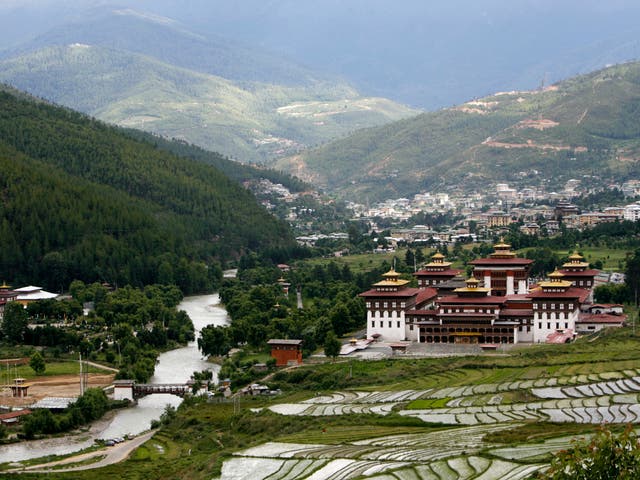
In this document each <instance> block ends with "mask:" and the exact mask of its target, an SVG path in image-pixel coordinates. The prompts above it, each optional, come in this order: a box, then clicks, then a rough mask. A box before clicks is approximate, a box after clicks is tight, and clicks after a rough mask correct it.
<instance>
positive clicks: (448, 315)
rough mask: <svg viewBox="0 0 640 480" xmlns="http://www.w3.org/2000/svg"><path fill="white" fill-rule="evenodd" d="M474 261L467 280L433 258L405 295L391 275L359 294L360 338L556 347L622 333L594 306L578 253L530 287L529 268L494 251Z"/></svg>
mask: <svg viewBox="0 0 640 480" xmlns="http://www.w3.org/2000/svg"><path fill="white" fill-rule="evenodd" d="M494 249H495V251H494V253H492V254H491V255H489V256H488V257H486V258H481V259H477V260H474V261H472V262H470V263H471V265H472V266H473V273H472V276H471V277H470V278H468V279H466V280H465V279H464V278H463V277H462V276H461V273H462V271H461V270H458V269H454V268H451V263H450V262H447V261H446V259H445V257H444V256H443V255H442V254H440V253H436V254H435V255H433V257H432V258H431V262H429V263H428V264H426V265H425V266H424V268H423V269H421V270H419V271H418V272H416V273H415V274H414V275H415V276H416V278H417V281H418V287H410V286H409V283H410V282H409V281H408V280H404V279H401V278H400V276H399V274H398V273H397V272H395V271H394V270H393V269H392V270H390V271H389V272H387V273H385V274H384V275H383V279H382V280H381V281H379V282H377V283H375V284H374V285H373V286H372V288H371V289H370V290H367V291H366V292H364V293H361V294H360V296H361V297H363V298H364V299H365V302H366V309H367V338H373V339H378V340H381V341H385V342H402V341H413V342H419V343H449V344H458V343H465V344H470V343H471V344H480V345H486V346H488V347H490V346H495V345H497V344H517V343H544V342H550V343H564V342H567V341H570V340H571V339H573V337H574V336H575V334H577V333H580V332H592V331H598V330H600V329H602V328H604V327H610V326H622V325H624V323H625V320H626V316H624V315H623V314H622V306H620V305H594V304H593V287H594V280H595V277H596V276H597V275H598V273H599V271H598V270H593V269H590V268H589V264H588V263H587V262H585V261H584V258H583V257H582V256H581V255H579V254H578V253H574V254H573V255H571V256H570V257H569V261H568V262H567V263H565V264H564V265H563V266H562V269H560V270H556V271H554V272H553V273H550V274H549V275H548V279H547V280H546V281H542V282H538V283H537V284H533V283H532V282H531V281H530V278H529V270H530V268H531V264H532V263H533V261H532V260H529V259H526V258H520V257H518V256H517V255H516V253H515V252H512V251H511V246H510V245H508V244H505V243H499V244H497V245H495V246H494Z"/></svg>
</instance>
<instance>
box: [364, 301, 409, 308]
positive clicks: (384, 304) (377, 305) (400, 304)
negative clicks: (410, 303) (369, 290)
mask: <svg viewBox="0 0 640 480" xmlns="http://www.w3.org/2000/svg"><path fill="white" fill-rule="evenodd" d="M380 304H382V308H389V306H391V308H397V307H400V308H405V307H406V306H407V303H406V302H367V308H371V305H373V306H374V308H380Z"/></svg>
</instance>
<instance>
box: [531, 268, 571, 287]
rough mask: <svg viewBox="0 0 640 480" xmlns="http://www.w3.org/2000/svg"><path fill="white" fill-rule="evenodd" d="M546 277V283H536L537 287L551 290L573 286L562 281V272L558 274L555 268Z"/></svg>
mask: <svg viewBox="0 0 640 480" xmlns="http://www.w3.org/2000/svg"><path fill="white" fill-rule="evenodd" d="M547 276H548V277H549V281H548V282H540V283H538V285H540V286H541V287H542V288H553V287H564V288H569V287H570V286H572V285H573V283H571V282H570V281H568V280H562V278H563V277H564V274H563V273H562V272H559V271H558V269H557V268H556V269H555V270H554V271H553V272H551V273H550V274H549V275H547Z"/></svg>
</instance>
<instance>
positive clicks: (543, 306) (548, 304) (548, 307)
mask: <svg viewBox="0 0 640 480" xmlns="http://www.w3.org/2000/svg"><path fill="white" fill-rule="evenodd" d="M566 305H567V310H571V307H572V306H573V305H572V304H570V303H569V304H566ZM545 307H546V308H547V310H548V309H551V310H555V309H556V304H555V303H542V304H540V308H541V309H544V308H545ZM564 308H565V304H564V303H558V309H560V310H564ZM533 309H534V310H537V309H538V304H537V303H534V304H533Z"/></svg>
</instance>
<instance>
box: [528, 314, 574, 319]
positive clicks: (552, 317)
mask: <svg viewBox="0 0 640 480" xmlns="http://www.w3.org/2000/svg"><path fill="white" fill-rule="evenodd" d="M555 315H556V314H555V313H550V314H549V317H550V319H551V320H555ZM536 318H538V317H536ZM558 318H559V319H560V320H563V319H565V318H569V313H564V312H558ZM546 319H547V314H546V312H542V313H541V314H540V320H546Z"/></svg>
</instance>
